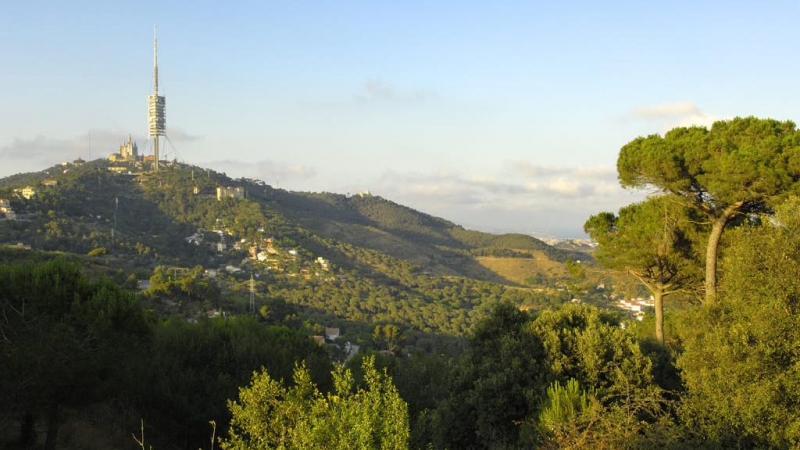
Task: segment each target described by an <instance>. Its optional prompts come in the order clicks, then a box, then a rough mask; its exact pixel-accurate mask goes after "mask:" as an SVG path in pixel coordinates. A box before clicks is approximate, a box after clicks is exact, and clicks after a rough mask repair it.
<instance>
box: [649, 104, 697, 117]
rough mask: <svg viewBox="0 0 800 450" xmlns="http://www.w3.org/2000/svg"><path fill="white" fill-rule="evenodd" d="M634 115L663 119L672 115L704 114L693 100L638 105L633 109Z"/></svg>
mask: <svg viewBox="0 0 800 450" xmlns="http://www.w3.org/2000/svg"><path fill="white" fill-rule="evenodd" d="M633 113H634V115H636V116H639V117H643V118H647V119H663V118H670V117H685V116H691V115H695V114H702V112H701V111H700V108H698V107H697V105H695V104H694V103H692V102H675V103H661V104H659V105H646V106H638V107H636V108H634V110H633Z"/></svg>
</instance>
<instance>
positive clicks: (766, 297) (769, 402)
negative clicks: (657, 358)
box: [678, 197, 800, 448]
mask: <svg viewBox="0 0 800 450" xmlns="http://www.w3.org/2000/svg"><path fill="white" fill-rule="evenodd" d="M764 223H765V224H764V226H762V227H742V228H741V229H739V230H736V234H737V236H736V238H737V239H736V240H735V241H734V242H733V244H732V246H731V248H729V249H728V250H727V251H726V257H725V259H724V260H723V263H722V268H723V273H724V276H723V277H722V279H721V281H720V291H719V295H720V299H721V301H720V302H718V304H716V305H714V306H712V307H710V308H701V309H700V310H696V311H690V312H688V313H686V314H685V315H684V317H683V320H682V321H681V322H683V323H684V326H683V328H684V330H683V331H682V332H681V338H682V341H683V345H684V352H683V353H682V354H681V355H680V356H679V358H678V365H679V367H680V369H681V372H682V376H683V379H684V383H685V385H686V388H687V391H688V393H687V395H686V396H685V399H684V404H685V409H684V411H683V416H684V420H685V421H686V423H688V424H689V425H691V426H693V428H694V431H695V432H696V433H697V434H698V435H699V436H703V437H704V439H706V440H707V441H709V442H716V443H717V444H718V445H719V446H720V447H721V448H798V446H800V371H799V370H798V361H800V314H798V313H799V312H800V283H799V282H798V280H800V199H798V198H796V197H794V198H791V199H790V200H789V201H788V202H786V203H785V204H784V205H781V206H779V207H778V208H777V211H776V214H775V216H774V219H773V220H771V221H764Z"/></svg>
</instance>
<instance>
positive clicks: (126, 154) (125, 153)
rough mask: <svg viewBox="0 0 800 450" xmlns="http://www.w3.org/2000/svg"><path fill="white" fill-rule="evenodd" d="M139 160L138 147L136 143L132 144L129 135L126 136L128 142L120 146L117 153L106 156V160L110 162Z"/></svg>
mask: <svg viewBox="0 0 800 450" xmlns="http://www.w3.org/2000/svg"><path fill="white" fill-rule="evenodd" d="M140 159H141V158H140V157H139V147H138V146H137V145H136V142H133V139H131V135H130V134H129V135H128V140H127V141H125V142H123V143H122V144H120V146H119V150H118V151H117V153H112V154H110V155H108V160H109V161H111V162H136V161H139V160H140Z"/></svg>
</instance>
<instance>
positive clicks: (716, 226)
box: [705, 216, 730, 305]
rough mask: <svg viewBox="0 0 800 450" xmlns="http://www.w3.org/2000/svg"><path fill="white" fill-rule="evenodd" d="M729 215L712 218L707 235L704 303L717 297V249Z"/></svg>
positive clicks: (712, 302) (709, 302)
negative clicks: (709, 231)
mask: <svg viewBox="0 0 800 450" xmlns="http://www.w3.org/2000/svg"><path fill="white" fill-rule="evenodd" d="M729 218H730V217H725V216H723V217H719V218H717V219H716V220H714V222H713V224H712V226H711V234H710V235H709V236H708V247H706V282H705V288H706V298H705V304H706V305H712V304H714V302H715V301H716V297H717V250H718V249H719V241H720V238H721V237H722V230H724V229H725V225H726V224H727V223H728V219H729Z"/></svg>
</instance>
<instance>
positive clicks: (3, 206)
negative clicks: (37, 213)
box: [0, 198, 17, 220]
mask: <svg viewBox="0 0 800 450" xmlns="http://www.w3.org/2000/svg"><path fill="white" fill-rule="evenodd" d="M0 214H3V215H4V216H5V218H6V219H8V220H16V219H17V214H16V213H15V212H14V210H13V209H12V208H11V202H9V201H8V199H5V198H0Z"/></svg>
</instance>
